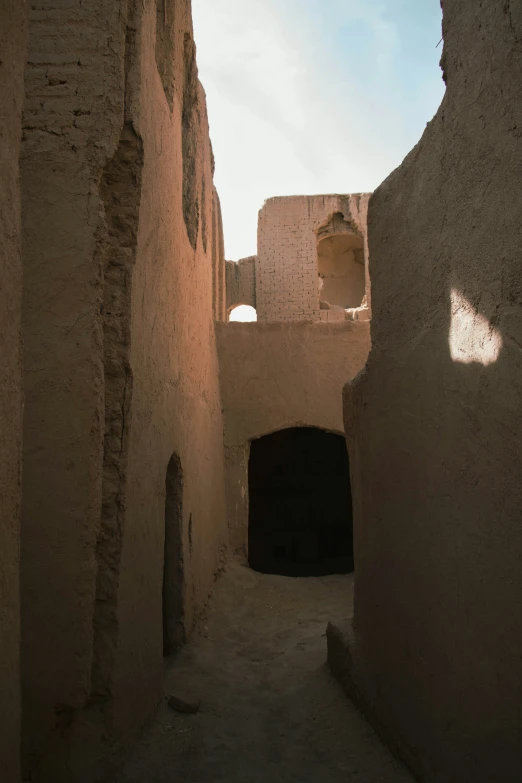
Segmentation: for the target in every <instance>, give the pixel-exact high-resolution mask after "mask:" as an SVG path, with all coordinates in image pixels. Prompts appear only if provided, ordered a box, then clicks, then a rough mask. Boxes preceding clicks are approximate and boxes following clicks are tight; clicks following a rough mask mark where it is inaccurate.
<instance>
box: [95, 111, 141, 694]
mask: <svg viewBox="0 0 522 783" xmlns="http://www.w3.org/2000/svg"><path fill="white" fill-rule="evenodd" d="M142 168H143V144H142V141H141V138H140V137H139V136H138V135H137V134H136V131H135V130H134V128H133V126H132V124H131V123H130V122H125V123H124V125H123V128H122V132H121V136H120V140H119V143H118V147H117V149H116V153H115V155H114V157H113V158H112V159H111V160H110V161H109V162H108V163H107V165H106V166H105V169H104V171H103V175H102V179H101V184H100V193H101V197H102V199H103V204H104V207H105V221H106V225H105V233H104V237H103V239H102V240H101V242H100V254H101V258H102V261H101V263H102V268H103V294H102V318H103V336H104V356H103V359H104V380H105V433H104V450H103V484H102V513H101V521H100V530H99V536H98V542H97V548H96V560H97V582H96V604H95V609H94V617H93V630H94V649H93V665H92V683H91V696H92V698H93V699H94V700H103V699H106V698H107V697H108V696H109V695H110V693H111V688H112V672H113V664H114V657H115V651H116V645H117V637H118V616H117V593H118V583H119V571H120V568H119V566H120V558H121V549H122V526H123V515H124V510H125V480H126V468H127V449H128V435H129V417H130V405H131V398H132V385H133V378H132V370H131V365H130V320H131V289H132V270H133V266H134V262H135V259H136V250H137V240H138V225H139V208H140V200H141V176H142Z"/></svg>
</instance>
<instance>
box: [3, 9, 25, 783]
mask: <svg viewBox="0 0 522 783" xmlns="http://www.w3.org/2000/svg"><path fill="white" fill-rule="evenodd" d="M26 32H27V31H26V6H25V3H24V2H19V0H7V2H5V3H3V4H2V8H1V9H0V51H1V53H2V54H1V62H0V183H1V184H0V215H1V221H0V354H1V356H2V383H1V385H0V726H1V727H2V729H1V731H0V766H1V769H2V773H1V774H2V780H4V781H5V783H17V782H18V781H19V779H20V769H19V758H20V692H19V691H20V667H19V658H20V622H19V615H20V595H19V580H20V575H19V533H20V478H21V444H22V372H21V361H20V360H21V341H20V314H21V298H22V262H21V249H20V184H19V170H18V157H19V152H20V141H21V133H22V131H21V128H22V125H21V119H22V103H23V96H24V89H23V74H24V64H25V57H26V47H27V41H26Z"/></svg>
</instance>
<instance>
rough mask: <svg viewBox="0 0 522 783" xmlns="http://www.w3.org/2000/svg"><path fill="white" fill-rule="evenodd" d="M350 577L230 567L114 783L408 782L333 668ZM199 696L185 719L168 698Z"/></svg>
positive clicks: (175, 661) (173, 664) (170, 671)
mask: <svg viewBox="0 0 522 783" xmlns="http://www.w3.org/2000/svg"><path fill="white" fill-rule="evenodd" d="M352 589H353V577H352V576H351V575H348V576H327V577H318V578H315V577H309V578H289V577H281V576H272V575H265V574H258V573H256V572H255V571H250V570H249V569H247V568H244V567H241V566H238V565H231V566H230V567H229V568H228V570H227V572H226V574H225V575H224V576H222V577H221V578H220V580H219V581H218V582H217V584H216V589H215V591H214V594H213V597H212V599H211V601H210V604H209V607H208V609H207V612H206V616H205V618H204V619H203V620H202V621H201V622H200V624H199V627H198V629H197V631H196V632H195V634H194V636H193V638H192V641H191V642H190V643H189V644H188V645H187V646H186V647H184V648H183V649H182V650H181V652H180V653H179V655H178V656H177V657H175V658H174V659H173V660H172V662H171V663H170V665H169V666H168V671H167V674H166V678H165V681H166V686H165V687H166V698H165V699H164V700H163V701H162V703H161V705H160V707H159V710H158V713H157V716H156V719H155V721H154V723H153V725H152V726H151V727H150V728H149V729H148V730H147V731H146V732H145V733H144V736H143V738H142V740H141V742H139V743H138V744H137V746H136V748H135V749H134V752H133V753H132V755H131V757H130V759H129V760H128V762H127V764H126V767H125V769H124V771H123V773H122V774H121V776H120V777H119V778H118V779H117V783H145V782H146V783H171V781H174V780H180V781H190V783H217V782H218V781H227V783H247V781H248V783H294V782H295V783H308V782H309V781H310V783H311V781H314V783H315V781H321V783H341V781H342V782H343V783H347V782H348V781H358V783H380V782H381V781H382V783H384V782H385V783H406V782H407V781H410V780H411V777H410V776H409V774H408V772H406V771H405V769H404V768H403V767H401V765H400V763H399V762H398V761H396V760H395V759H394V758H393V757H392V756H391V754H390V753H389V752H388V750H387V749H386V748H385V747H383V745H382V743H381V742H380V740H379V739H378V738H377V736H376V735H375V733H374V731H373V730H372V728H371V727H370V726H369V725H368V724H367V723H366V721H365V720H364V719H363V718H362V717H361V715H360V713H359V712H358V711H357V710H356V708H355V707H354V706H353V705H352V704H351V702H349V701H348V699H347V698H346V696H345V694H344V692H343V691H342V689H341V686H340V685H339V684H338V683H337V682H336V681H335V680H334V678H333V676H332V675H331V674H330V672H329V670H328V668H327V666H326V663H325V659H326V639H325V629H326V624H327V622H328V620H329V619H330V618H331V617H335V616H341V615H342V614H343V613H345V612H346V607H347V603H346V601H347V595H349V596H350V597H351V595H352ZM171 694H173V695H176V696H179V697H181V698H183V699H186V700H187V701H188V702H193V701H196V702H197V701H200V702H201V703H200V709H199V712H198V713H197V714H181V713H178V712H175V711H174V710H172V709H171V708H170V707H169V706H168V703H167V698H168V696H169V695H171Z"/></svg>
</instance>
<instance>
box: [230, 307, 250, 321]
mask: <svg viewBox="0 0 522 783" xmlns="http://www.w3.org/2000/svg"><path fill="white" fill-rule="evenodd" d="M228 320H229V321H243V322H247V321H257V311H256V309H255V308H254V307H251V305H236V307H232V308H231V309H230V310H229V313H228Z"/></svg>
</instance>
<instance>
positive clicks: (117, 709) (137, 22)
mask: <svg viewBox="0 0 522 783" xmlns="http://www.w3.org/2000/svg"><path fill="white" fill-rule="evenodd" d="M26 90H27V100H26V106H25V132H24V134H25V135H24V144H23V154H22V169H23V191H24V195H23V212H24V272H25V282H24V339H25V344H26V367H25V386H26V397H27V407H26V416H25V465H26V475H25V482H24V501H23V505H24V512H23V528H22V540H23V551H22V593H23V613H22V627H23V682H24V760H25V766H26V773H27V774H28V775H31V776H32V777H31V779H32V780H35V781H50V780H52V781H53V783H54V782H55V781H62V780H63V781H73V780H74V781H91V780H95V779H98V777H99V776H101V775H102V774H104V770H105V769H106V762H107V757H108V756H109V755H110V754H112V752H113V750H114V748H115V747H117V746H118V745H119V744H120V740H121V741H124V740H126V739H128V738H130V737H131V736H132V734H133V732H135V731H136V730H137V729H138V728H139V726H140V725H142V723H143V721H144V720H145V719H146V718H147V717H148V716H149V715H150V714H151V713H152V711H153V709H154V707H155V705H156V704H157V702H158V699H159V698H160V696H161V692H162V669H163V659H162V647H163V645H162V599H161V596H162V573H163V557H164V552H163V542H164V524H165V523H164V515H165V481H166V472H167V465H168V463H169V460H170V458H171V456H172V455H173V453H176V454H177V455H178V457H179V459H180V462H181V464H182V468H183V476H184V504H185V505H184V511H183V518H184V529H183V536H184V548H185V552H184V564H185V571H184V586H183V587H184V596H185V607H184V618H183V621H184V625H185V629H186V634H187V635H188V634H189V633H190V630H191V627H192V622H193V618H194V613H195V612H197V611H198V609H199V608H200V607H201V606H202V604H203V603H204V602H205V600H206V598H207V596H208V594H209V592H210V590H211V587H212V584H213V578H214V573H215V571H216V570H217V569H218V568H219V566H220V554H221V549H222V547H223V546H224V545H225V543H226V521H225V498H224V467H223V456H222V430H223V426H222V419H221V410H220V401H219V383H218V368H217V354H216V347H215V337H214V325H213V315H214V313H215V314H216V317H224V315H225V285H224V275H225V270H224V257H223V237H222V229H221V217H220V210H219V200H218V198H217V194H216V193H215V190H214V187H213V183H212V173H213V161H212V153H211V149H210V142H209V140H208V124H207V118H206V108H205V98H204V93H203V90H202V88H201V85H200V84H199V81H198V76H197V67H196V62H195V46H194V41H193V36H192V25H191V16H190V2H189V1H188V0H176V1H174V0H165V2H158V3H156V2H155V1H154V0H146V2H144V3H142V2H134V0H128V2H125V3H121V2H119V1H118V2H116V0H114V2H113V1H112V0H111V2H101V0H97V1H96V2H93V3H90V4H87V5H86V4H82V3H79V2H78V3H76V2H62V0H42V2H40V3H38V4H37V6H33V8H32V10H31V17H30V55H29V62H28V67H27V73H26ZM189 524H190V531H189ZM189 533H190V535H189Z"/></svg>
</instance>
